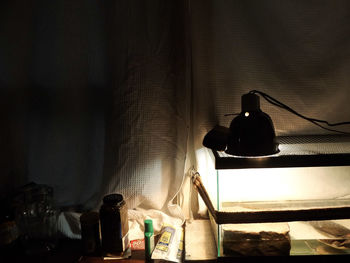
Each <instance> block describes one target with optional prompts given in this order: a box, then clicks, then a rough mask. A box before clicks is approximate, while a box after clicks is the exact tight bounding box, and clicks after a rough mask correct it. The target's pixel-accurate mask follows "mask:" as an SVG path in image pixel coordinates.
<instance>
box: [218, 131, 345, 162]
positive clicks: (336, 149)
mask: <svg viewBox="0 0 350 263" xmlns="http://www.w3.org/2000/svg"><path fill="white" fill-rule="evenodd" d="M277 141H278V142H279V150H280V152H279V153H277V154H274V155H271V156H266V157H239V156H232V155H229V154H227V153H225V152H214V156H215V162H216V169H237V168H259V167H260V168H263V167H300V166H304V167H305V166H334V165H350V136H347V135H312V136H311V135H307V136H282V137H277Z"/></svg>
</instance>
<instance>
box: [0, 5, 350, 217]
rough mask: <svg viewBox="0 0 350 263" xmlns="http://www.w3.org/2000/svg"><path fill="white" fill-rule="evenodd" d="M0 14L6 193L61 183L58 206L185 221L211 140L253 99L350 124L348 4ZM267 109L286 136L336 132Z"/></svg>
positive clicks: (40, 9) (9, 8)
mask: <svg viewBox="0 0 350 263" xmlns="http://www.w3.org/2000/svg"><path fill="white" fill-rule="evenodd" d="M2 5H3V6H2V8H1V9H2V11H3V10H6V12H4V11H3V15H2V16H1V19H2V23H1V25H2V27H1V28H0V30H1V31H0V32H1V36H3V38H2V41H0V45H1V49H0V53H1V57H2V58H3V59H2V61H1V62H0V63H1V64H0V65H1V67H0V71H1V72H0V81H1V82H0V84H1V86H2V91H5V92H2V94H3V96H2V98H1V100H2V101H3V102H4V103H2V105H1V107H2V109H3V111H2V112H5V113H4V114H2V115H3V116H4V123H5V124H7V125H5V127H6V128H5V129H3V130H2V131H1V135H2V136H3V138H5V137H6V138H10V139H9V140H3V141H2V142H1V143H2V144H1V145H2V149H5V152H3V153H2V155H1V157H2V158H1V160H2V163H1V164H2V171H3V174H6V176H5V177H3V178H5V179H2V180H3V182H5V184H3V185H11V187H15V186H18V185H19V184H20V183H21V182H25V181H36V182H37V183H46V184H49V185H52V186H53V187H54V190H55V194H56V199H57V201H58V203H59V204H60V205H61V206H70V205H79V204H80V205H82V206H83V208H84V209H98V207H99V205H100V203H101V199H102V197H103V195H105V194H107V193H111V192H120V193H122V194H123V195H124V196H125V198H126V199H127V203H128V206H129V208H130V209H133V208H138V209H140V211H146V210H147V209H157V210H161V211H163V212H165V213H167V214H168V215H171V216H175V217H180V218H181V217H182V216H183V215H184V214H185V216H189V213H188V209H189V208H190V207H193V204H191V200H190V196H191V194H190V192H191V187H190V182H189V180H188V177H186V173H187V171H188V170H189V168H190V167H191V166H192V165H193V166H195V167H196V163H197V160H196V152H198V151H199V150H200V149H201V148H202V139H203V137H204V135H205V134H206V133H207V132H208V131H209V130H210V129H211V128H212V127H214V126H215V125H216V124H220V125H223V126H227V127H228V126H229V124H230V122H231V120H232V116H231V117H225V116H224V114H227V113H237V112H239V111H240V98H241V95H242V94H244V93H246V92H248V91H249V90H253V89H256V90H261V91H264V92H266V93H268V94H270V95H271V96H273V97H275V98H277V99H279V100H281V101H282V102H284V103H286V104H287V105H288V106H290V107H292V108H293V109H295V110H297V111H298V112H300V113H302V114H304V115H306V116H309V117H314V118H320V119H325V120H328V121H330V122H339V121H346V120H350V107H348V101H349V99H350V89H349V84H350V75H349V74H348V72H349V71H350V28H349V26H348V25H349V24H350V2H349V1H346V0H335V1H289V0H287V1H277V0H276V1H249V0H248V1H247V0H244V1H243V0H242V1H224V0H219V1H209V0H184V1H162V0H151V1H138V0H131V1H128V0H118V1H114V0H113V1H112V0H109V1H93V0H90V1H49V2H48V1H39V0H38V1H32V2H30V3H26V4H25V5H22V3H21V1H5V4H2ZM261 107H262V110H263V111H265V112H267V113H268V114H269V115H270V116H271V118H272V119H273V121H274V125H275V129H276V132H277V135H289V134H322V133H327V132H326V131H323V130H321V129H320V128H318V127H316V126H313V125H312V124H310V123H308V122H306V121H304V120H301V119H299V118H297V117H295V116H293V115H291V114H289V113H286V112H284V111H283V110H281V109H278V108H276V107H273V106H271V105H269V104H268V103H266V102H265V101H263V100H262V101H261ZM340 129H342V130H344V128H340ZM345 130H347V131H349V129H348V128H345ZM6 149H7V150H8V151H7V152H10V154H7V153H6ZM4 160H5V161H4ZM10 174H12V175H13V174H15V177H16V178H17V177H18V178H22V179H18V180H17V181H16V180H14V179H13V178H14V177H13V176H12V175H11V176H10ZM23 178H24V179H23ZM11 187H10V188H11ZM5 188H6V186H4V189H5ZM7 189H9V187H7ZM180 189H181V191H180ZM179 191H180V192H179ZM178 193H179V194H178ZM176 196H177V198H175V197H176ZM192 201H193V200H192ZM173 204H176V205H173ZM177 204H178V205H179V206H177ZM195 206H196V205H194V207H195ZM179 207H182V211H181V210H180V209H179Z"/></svg>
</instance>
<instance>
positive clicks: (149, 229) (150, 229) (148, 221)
mask: <svg viewBox="0 0 350 263" xmlns="http://www.w3.org/2000/svg"><path fill="white" fill-rule="evenodd" d="M145 232H152V233H153V222H152V219H146V220H145Z"/></svg>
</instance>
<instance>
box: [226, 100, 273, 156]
mask: <svg viewBox="0 0 350 263" xmlns="http://www.w3.org/2000/svg"><path fill="white" fill-rule="evenodd" d="M278 152H279V149H278V143H277V141H276V135H275V130H274V127H273V123H272V120H271V118H270V116H269V115H267V114H266V113H264V112H262V111H261V110H260V103H259V97H258V96H257V95H255V94H251V93H248V94H245V95H243V96H242V112H241V113H240V114H239V115H238V116H237V117H236V118H234V119H233V120H232V122H231V125H230V135H229V137H228V142H227V149H226V153H228V154H231V155H236V156H265V155H272V154H275V153H278Z"/></svg>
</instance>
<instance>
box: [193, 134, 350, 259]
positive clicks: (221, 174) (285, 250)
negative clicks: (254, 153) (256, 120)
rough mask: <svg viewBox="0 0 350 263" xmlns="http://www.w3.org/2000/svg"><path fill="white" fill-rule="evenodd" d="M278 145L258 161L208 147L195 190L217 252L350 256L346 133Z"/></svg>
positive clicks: (349, 165)
mask: <svg viewBox="0 0 350 263" xmlns="http://www.w3.org/2000/svg"><path fill="white" fill-rule="evenodd" d="M279 143H280V145H279V147H280V152H279V153H278V154H276V155H273V156H266V157H259V158H255V157H250V158H247V157H244V158H241V157H238V156H232V155H228V154H226V153H225V152H217V151H211V150H209V153H210V156H211V157H210V158H207V159H206V160H205V165H202V166H204V167H202V170H203V169H205V170H206V173H205V174H206V175H205V176H204V175H203V176H200V178H199V180H200V184H198V185H197V186H196V188H197V189H199V193H200V194H201V196H202V197H203V196H204V198H203V200H204V201H205V204H206V205H207V207H208V208H209V211H210V213H209V214H210V218H211V222H212V229H213V232H214V236H215V238H216V242H217V249H218V256H219V257H225V256H289V255H290V256H293V255H340V254H345V255H346V254H350V154H349V153H350V139H349V137H347V136H305V137H280V138H279ZM200 174H202V173H201V172H200ZM201 187H203V189H202V190H200V188H201ZM201 191H202V192H201ZM205 195H207V198H205ZM205 199H207V200H205ZM210 206H211V207H210Z"/></svg>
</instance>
